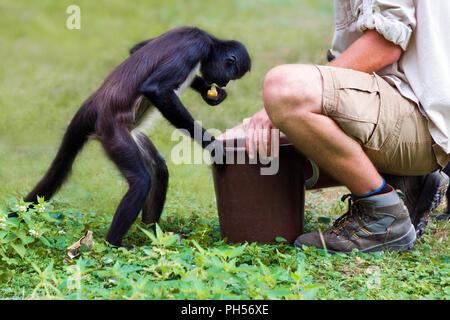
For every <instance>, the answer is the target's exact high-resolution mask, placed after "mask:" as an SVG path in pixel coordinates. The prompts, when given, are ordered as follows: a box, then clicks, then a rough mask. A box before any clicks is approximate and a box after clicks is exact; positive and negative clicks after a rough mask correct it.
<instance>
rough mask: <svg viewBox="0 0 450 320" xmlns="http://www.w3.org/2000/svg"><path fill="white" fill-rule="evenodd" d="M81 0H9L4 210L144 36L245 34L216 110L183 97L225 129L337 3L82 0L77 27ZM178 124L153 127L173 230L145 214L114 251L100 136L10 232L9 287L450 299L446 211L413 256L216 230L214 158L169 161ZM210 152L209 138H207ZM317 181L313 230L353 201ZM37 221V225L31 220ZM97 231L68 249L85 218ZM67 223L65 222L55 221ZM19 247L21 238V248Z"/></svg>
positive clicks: (2, 276)
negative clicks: (72, 16)
mask: <svg viewBox="0 0 450 320" xmlns="http://www.w3.org/2000/svg"><path fill="white" fill-rule="evenodd" d="M70 4H73V1H51V0H47V1H25V0H22V1H15V0H14V1H13V0H9V1H7V0H3V1H1V2H0V43H2V44H3V45H2V50H0V60H1V62H2V63H1V64H0V79H1V83H2V85H1V86H0V106H1V112H2V114H1V116H0V181H1V184H0V206H1V209H0V212H6V211H7V210H8V209H9V208H10V207H14V206H17V203H18V202H17V201H18V200H17V199H19V198H21V197H23V196H24V195H25V194H26V193H27V191H29V190H30V189H31V188H32V187H33V186H34V184H35V183H36V182H37V181H38V179H39V178H40V177H41V176H42V174H43V173H44V172H45V170H46V169H47V167H48V165H49V164H50V162H51V160H52V158H53V157H54V155H55V152H56V150H57V148H58V145H59V142H60V139H61V137H62V135H63V133H64V130H65V128H66V126H67V123H68V122H69V121H70V119H71V117H72V116H73V114H74V112H75V111H76V110H77V108H78V107H79V106H80V105H81V103H82V102H83V101H84V99H86V98H87V97H88V96H89V94H90V93H92V92H93V91H94V90H95V89H97V88H98V86H99V85H100V84H101V82H102V81H103V79H104V78H105V77H106V75H107V74H108V73H109V72H110V70H112V69H113V68H114V67H115V66H116V65H118V64H119V63H120V62H121V61H122V60H123V59H124V58H126V57H127V54H128V53H127V52H128V49H129V48H130V47H131V46H132V45H133V44H134V43H136V42H138V41H141V40H143V39H146V38H149V37H154V36H156V35H158V34H160V33H162V32H165V31H166V30H168V29H170V28H173V27H177V26H181V25H195V26H198V27H200V28H203V29H206V30H208V31H210V32H211V33H213V34H215V35H217V36H218V37H223V38H230V39H231V38H234V39H237V40H240V41H242V42H243V43H245V45H246V46H247V47H248V50H249V52H250V54H251V56H252V59H253V68H252V71H251V73H250V74H248V75H246V76H245V77H244V78H243V79H241V80H239V81H237V82H235V83H231V84H230V85H229V88H228V98H227V101H225V102H224V103H223V104H221V105H220V106H219V107H216V108H210V107H208V106H206V105H205V104H204V103H203V102H202V100H201V99H200V98H199V97H198V96H197V95H196V94H194V93H192V92H187V93H186V94H185V95H184V96H183V102H184V103H185V104H186V105H187V106H189V108H190V110H191V112H192V114H193V115H194V117H195V118H196V119H199V120H201V121H202V122H203V125H204V126H205V127H206V128H217V129H220V130H225V129H226V128H228V127H231V126H234V125H235V124H236V123H238V122H240V121H241V119H242V118H244V117H247V116H250V115H252V113H254V112H255V111H257V110H259V109H260V108H261V107H262V104H261V87H262V80H263V77H264V74H265V73H266V72H267V71H268V70H269V69H270V68H272V67H273V66H275V65H278V64H282V63H295V62H303V63H325V52H326V49H327V48H328V46H329V43H330V41H331V36H332V24H333V13H332V7H331V1H328V0H322V1H293V0H292V1H288V0H286V1H276V0H257V1H256V0H255V1H238V0H231V1H226V2H219V1H164V2H162V1H149V0H145V1H144V0H141V1H133V5H130V3H129V2H127V1H118V0H114V1H112V0H109V1H87V0H85V1H77V4H78V5H79V6H80V7H81V19H82V22H81V30H68V29H66V27H65V20H66V18H67V14H66V13H65V10H66V7H67V6H68V5H70ZM172 131H173V129H172V127H170V126H169V125H168V124H167V123H166V122H165V121H164V120H161V121H160V122H159V123H158V126H157V128H155V129H154V130H153V132H152V133H151V134H150V135H149V136H150V138H151V139H152V140H153V141H154V143H155V145H156V146H157V147H158V148H159V149H160V150H161V153H162V154H163V155H164V157H165V158H166V160H167V162H168V166H169V170H170V175H171V177H170V186H169V192H168V196H167V202H166V206H165V209H164V213H163V217H162V220H161V227H162V229H163V230H165V231H174V232H178V233H182V234H185V235H187V236H188V239H187V240H183V241H182V242H181V243H179V242H178V241H176V238H175V237H173V236H171V235H170V234H167V233H166V234H163V233H159V234H158V237H157V238H153V239H152V236H149V235H146V234H145V233H144V232H143V231H142V230H141V229H139V228H138V226H139V224H138V223H136V224H135V225H134V226H133V227H132V229H131V230H130V232H129V234H128V236H127V239H126V241H127V242H130V243H133V242H134V243H139V244H144V246H143V247H141V248H137V249H135V252H126V251H123V250H112V249H110V248H108V247H107V246H106V245H105V244H104V243H103V238H104V236H105V233H106V231H107V228H108V226H109V223H110V221H111V218H112V214H113V213H114V210H115V208H116V206H117V205H118V202H119V201H120V199H121V197H122V195H123V194H124V193H125V192H126V184H125V182H124V181H123V179H122V178H121V176H120V175H119V173H118V171H117V170H116V168H115V167H114V166H113V165H112V164H111V163H110V162H109V161H108V160H107V159H106V157H105V156H104V154H103V152H102V150H101V148H100V146H99V144H98V143H97V142H90V143H89V144H88V145H87V146H86V148H85V149H84V150H83V152H82V154H81V155H80V157H79V158H78V159H77V161H76V163H75V166H74V169H73V174H72V177H71V179H70V181H69V182H68V183H67V184H66V185H65V186H64V187H63V188H62V190H61V191H60V192H59V193H58V194H57V196H56V197H55V199H54V201H53V202H52V207H48V209H47V212H46V213H45V214H37V213H34V212H30V213H27V214H25V213H24V215H25V216H26V215H30V216H32V215H37V216H38V217H37V218H34V219H33V221H30V222H29V224H25V225H21V226H20V227H19V226H17V225H14V224H12V225H7V226H6V227H5V228H6V229H4V230H9V231H10V233H11V232H12V231H14V234H15V235H16V237H15V238H14V237H10V238H9V240H10V241H9V242H8V243H6V242H5V243H2V244H0V249H1V250H2V252H3V256H2V259H1V261H0V297H1V298H7V299H11V298H12V299H22V298H65V299H81V298H87V299H93V298H102V299H127V298H136V299H138V298H142V299H173V298H175V299H183V298H196V299H221V298H233V299H251V298H259V299H262V298H267V299H282V298H286V299H301V298H308V299H315V298H319V299H445V298H448V297H449V293H450V292H449V290H448V287H449V286H448V284H449V277H448V272H449V265H448V264H449V257H448V249H447V247H448V245H449V242H448V224H447V223H444V222H441V223H436V224H432V225H431V226H430V228H428V229H427V233H426V234H425V235H424V236H423V237H422V238H421V239H420V240H419V241H418V243H417V244H416V246H415V247H414V249H412V250H411V251H409V252H408V253H405V254H399V253H377V254H370V255H369V254H362V253H353V254H351V255H349V256H345V255H333V256H331V255H328V254H326V253H325V252H322V251H318V250H313V249H308V250H306V251H303V252H300V251H299V250H297V249H295V248H293V247H291V246H290V245H287V244H284V243H279V244H277V245H257V244H246V245H242V246H239V245H230V244H227V243H225V242H224V241H223V240H221V239H220V230H219V224H218V219H217V209H216V204H215V196H214V188H213V184H212V178H211V174H210V168H209V167H208V166H206V165H174V164H173V163H171V161H170V152H171V148H172V147H173V146H174V145H175V143H176V142H173V141H171V140H170V136H171V133H172ZM197 151H198V149H197ZM328 194H329V193H327V192H315V193H310V194H308V202H307V209H308V210H307V224H306V227H307V231H311V230H313V229H316V228H318V227H320V228H322V229H323V228H325V227H326V225H325V224H320V223H318V218H319V217H321V216H327V217H333V216H336V215H339V214H342V213H343V211H344V210H345V208H344V207H343V206H341V205H338V204H337V200H336V199H335V198H336V196H334V195H333V196H332V197H327V195H328ZM30 229H33V230H39V232H40V233H42V235H43V236H42V237H41V238H40V239H38V238H33V237H32V236H31V235H30V233H29V230H30ZM86 229H90V230H93V231H94V240H95V242H96V245H95V247H94V249H93V251H90V252H85V253H84V254H83V258H82V259H79V260H74V261H68V262H67V261H66V262H64V257H65V253H66V247H67V246H68V245H70V244H71V243H73V242H74V241H76V240H77V239H78V238H79V237H81V235H82V234H83V232H84V230H86ZM61 230H63V231H64V232H65V233H59V232H60V231H61ZM21 246H23V249H22V247H21Z"/></svg>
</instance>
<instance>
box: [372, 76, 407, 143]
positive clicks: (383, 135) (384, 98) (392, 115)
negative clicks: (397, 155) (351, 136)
mask: <svg viewBox="0 0 450 320" xmlns="http://www.w3.org/2000/svg"><path fill="white" fill-rule="evenodd" d="M374 79H375V80H376V82H377V85H378V93H379V102H378V120H377V124H376V126H375V129H374V131H373V134H372V136H371V137H370V139H369V140H368V141H367V143H366V144H365V145H364V147H366V148H370V149H372V150H380V149H381V148H382V147H383V145H384V144H385V143H386V140H387V139H388V138H389V139H390V140H396V139H398V135H399V134H400V129H401V124H402V117H400V116H399V115H400V112H403V110H402V109H401V108H402V106H401V105H400V103H399V100H398V99H396V98H395V97H393V96H392V95H390V94H391V93H392V90H393V88H392V87H391V85H390V84H389V83H387V82H386V81H385V80H383V78H381V77H380V76H378V75H376V74H374Z"/></svg>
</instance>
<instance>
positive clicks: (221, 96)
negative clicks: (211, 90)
mask: <svg viewBox="0 0 450 320" xmlns="http://www.w3.org/2000/svg"><path fill="white" fill-rule="evenodd" d="M216 90H217V96H216V97H212V96H208V92H205V93H203V94H202V98H203V100H205V102H206V103H207V104H209V105H210V106H216V105H218V104H219V103H221V102H222V101H223V100H225V99H226V97H227V92H226V91H225V89H222V88H219V87H217V88H216Z"/></svg>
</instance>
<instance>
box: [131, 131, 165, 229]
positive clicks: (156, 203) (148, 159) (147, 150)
mask: <svg viewBox="0 0 450 320" xmlns="http://www.w3.org/2000/svg"><path fill="white" fill-rule="evenodd" d="M135 137H136V139H138V144H139V147H140V149H141V152H142V155H143V156H144V160H145V163H146V165H147V169H148V170H149V172H150V174H151V177H152V187H151V189H150V193H149V194H148V196H147V199H146V200H145V204H144V207H143V208H142V222H144V223H146V224H151V223H155V222H158V221H159V218H160V216H161V212H162V210H163V208H164V202H165V200H166V193H167V186H168V181H169V171H168V170H167V166H166V162H165V161H164V159H163V158H162V157H161V155H160V154H159V153H158V150H156V148H155V146H154V145H153V143H152V142H151V140H150V139H149V138H148V137H147V136H146V135H144V134H143V133H137V134H135Z"/></svg>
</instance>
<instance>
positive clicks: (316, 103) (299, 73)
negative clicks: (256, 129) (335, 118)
mask: <svg viewBox="0 0 450 320" xmlns="http://www.w3.org/2000/svg"><path fill="white" fill-rule="evenodd" d="M321 87H322V83H321V76H320V73H319V71H318V70H317V69H316V68H315V67H314V66H310V65H281V66H277V67H275V68H273V69H271V70H270V71H269V72H268V73H267V74H266V76H265V78H264V87H263V97H264V107H265V109H266V111H267V114H268V115H269V117H270V118H271V120H272V122H273V123H274V124H275V125H278V126H280V125H282V124H283V122H284V121H285V120H288V119H292V117H296V118H298V117H302V115H304V114H305V113H308V112H319V113H320V112H321V108H320V102H321V99H322V97H321V92H322V91H321V90H322V89H321Z"/></svg>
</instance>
